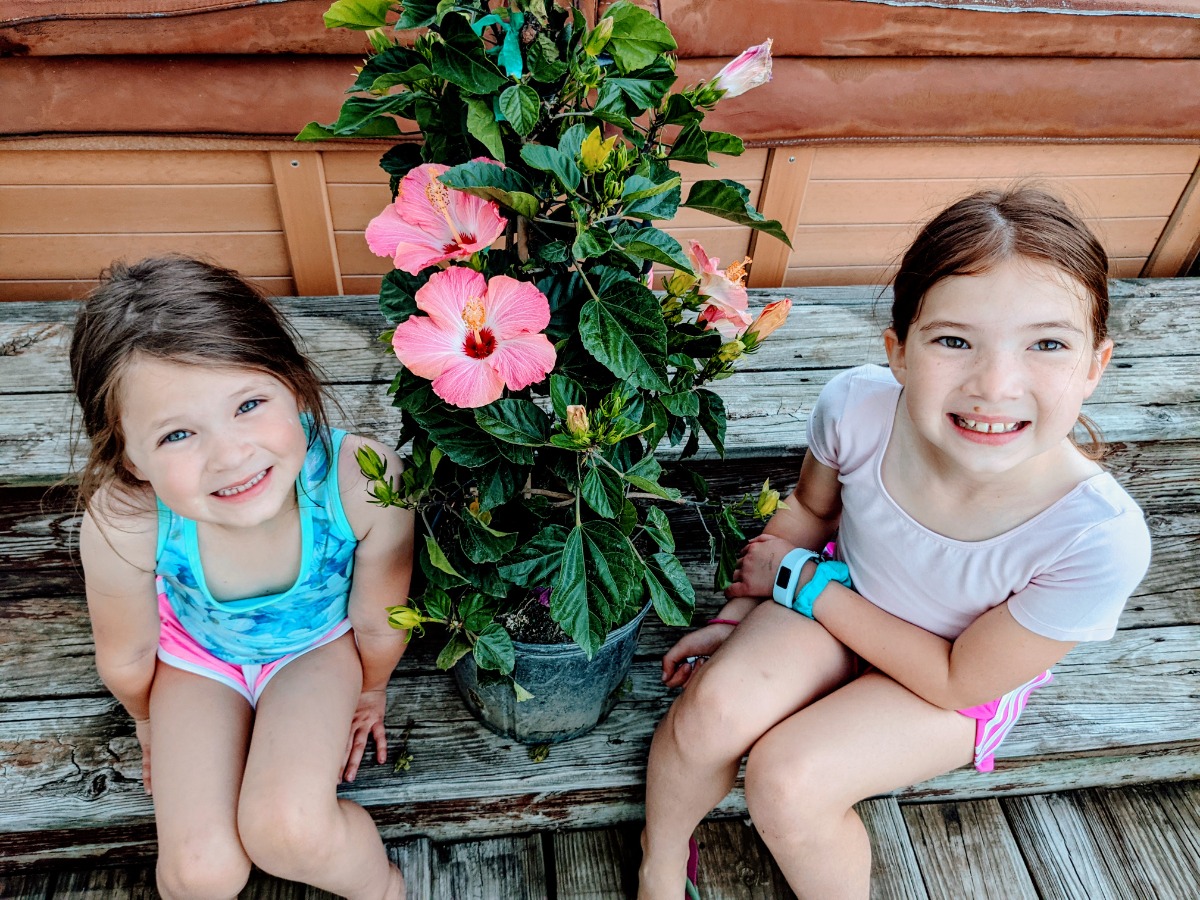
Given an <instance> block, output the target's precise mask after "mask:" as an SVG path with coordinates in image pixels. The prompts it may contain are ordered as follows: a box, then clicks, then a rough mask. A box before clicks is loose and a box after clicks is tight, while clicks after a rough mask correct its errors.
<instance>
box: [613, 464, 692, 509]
mask: <svg viewBox="0 0 1200 900" xmlns="http://www.w3.org/2000/svg"><path fill="white" fill-rule="evenodd" d="M661 476H662V466H660V465H659V464H658V460H656V459H655V458H654V457H653V456H644V457H642V459H640V460H639V461H638V462H637V464H636V465H634V466H632V467H631V468H629V469H627V470H626V471H625V472H624V474H623V476H622V477H623V478H624V479H625V480H626V481H628V482H629V483H630V484H632V485H633V486H634V487H636V488H638V489H639V490H642V491H645V492H646V493H649V494H654V495H655V496H656V497H662V498H663V499H664V500H678V499H679V498H680V496H681V495H680V493H679V489H678V488H668V487H663V486H662V485H661V484H659V483H658V479H659V478H660V477H661Z"/></svg>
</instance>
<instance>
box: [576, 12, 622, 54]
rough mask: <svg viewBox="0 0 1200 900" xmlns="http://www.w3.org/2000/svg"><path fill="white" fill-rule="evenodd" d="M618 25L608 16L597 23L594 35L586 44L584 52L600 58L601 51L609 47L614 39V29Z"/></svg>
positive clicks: (588, 37) (590, 35)
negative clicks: (609, 43)
mask: <svg viewBox="0 0 1200 900" xmlns="http://www.w3.org/2000/svg"><path fill="white" fill-rule="evenodd" d="M616 24H617V23H616V19H613V18H611V17H607V16H606V17H605V18H603V19H601V20H600V21H599V22H597V23H596V27H595V28H593V29H592V33H591V34H589V35H588V36H587V40H586V41H585V42H584V45H583V52H584V53H586V54H587V55H588V56H599V55H600V51H601V50H603V49H604V48H605V47H607V46H608V42H609V41H610V40H611V39H612V34H613V28H614V27H615V26H616Z"/></svg>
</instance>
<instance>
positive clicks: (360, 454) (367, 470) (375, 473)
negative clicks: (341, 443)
mask: <svg viewBox="0 0 1200 900" xmlns="http://www.w3.org/2000/svg"><path fill="white" fill-rule="evenodd" d="M354 459H355V460H356V461H357V462H358V469H359V471H360V472H362V473H363V476H364V477H366V478H369V479H370V480H371V481H378V480H379V479H381V478H383V476H384V475H385V474H387V463H385V462H384V461H383V458H382V457H381V456H380V455H379V454H378V453H376V452H375V451H374V450H373V449H372V448H370V447H359V448H358V450H356V451H355V453H354Z"/></svg>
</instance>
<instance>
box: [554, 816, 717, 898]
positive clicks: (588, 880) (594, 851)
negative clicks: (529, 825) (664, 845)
mask: <svg viewBox="0 0 1200 900" xmlns="http://www.w3.org/2000/svg"><path fill="white" fill-rule="evenodd" d="M639 831H640V828H639V826H638V825H636V824H630V825H625V826H622V827H618V828H595V829H591V830H589V831H559V832H556V833H555V834H554V835H553V837H552V840H553V847H554V872H555V884H556V885H557V888H558V890H557V894H556V896H557V897H558V900H625V898H626V897H632V896H634V895H635V894H636V893H637V867H638V863H639V862H640V861H641V858H642V850H641V847H640V845H639ZM705 896H708V894H707V893H706V894H705ZM713 896H715V895H713Z"/></svg>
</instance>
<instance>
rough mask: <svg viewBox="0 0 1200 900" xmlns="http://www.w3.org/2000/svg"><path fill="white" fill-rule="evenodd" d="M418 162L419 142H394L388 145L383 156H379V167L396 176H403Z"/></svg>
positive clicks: (419, 160)
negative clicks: (394, 143)
mask: <svg viewBox="0 0 1200 900" xmlns="http://www.w3.org/2000/svg"><path fill="white" fill-rule="evenodd" d="M420 164H421V147H420V145H419V144H396V145H394V146H392V147H389V148H388V149H387V150H386V151H385V152H384V154H383V156H381V157H379V168H381V169H383V171H385V172H387V173H388V174H389V175H394V176H396V177H398V178H403V177H404V176H405V175H407V174H408V173H409V172H411V171H412V170H413V169H415V168H416V167H417V166H419V165H420Z"/></svg>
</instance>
